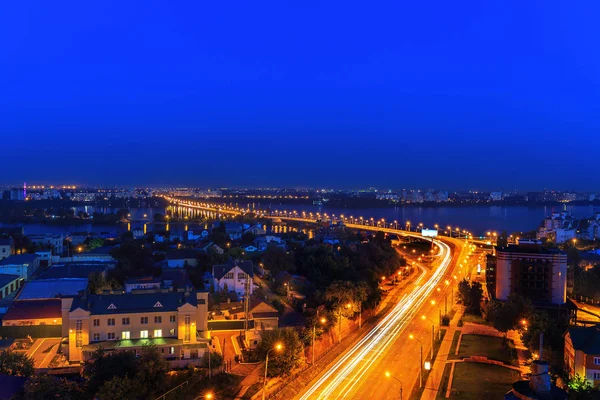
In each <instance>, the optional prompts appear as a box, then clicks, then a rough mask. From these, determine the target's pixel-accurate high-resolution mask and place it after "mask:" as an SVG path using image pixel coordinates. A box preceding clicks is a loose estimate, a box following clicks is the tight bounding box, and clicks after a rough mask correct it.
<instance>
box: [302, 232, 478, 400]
mask: <svg viewBox="0 0 600 400" xmlns="http://www.w3.org/2000/svg"><path fill="white" fill-rule="evenodd" d="M456 242H458V243H452V244H453V245H454V247H455V248H457V249H458V250H459V251H457V252H456V255H455V256H454V257H453V256H452V250H451V247H450V245H448V244H447V243H445V242H441V241H438V240H436V241H435V244H436V245H437V246H438V248H439V253H438V256H437V258H438V261H437V262H436V264H437V268H435V269H434V270H432V271H430V272H429V273H428V274H427V276H426V278H425V279H423V280H421V281H419V282H416V283H415V284H414V285H412V286H411V287H408V288H407V289H406V291H405V293H404V294H403V297H402V299H401V301H400V302H398V304H397V305H396V306H395V307H394V308H393V309H392V310H391V311H390V312H389V314H388V315H387V316H385V317H384V318H383V319H382V320H381V321H380V322H379V323H378V324H377V325H376V326H375V327H374V328H373V329H372V330H371V331H370V332H369V333H368V334H367V335H366V336H364V337H363V338H362V340H360V341H359V342H358V343H356V344H355V345H354V346H352V347H351V348H350V349H348V350H347V351H346V352H345V353H344V354H343V355H342V356H341V357H340V358H338V360H336V361H335V362H334V363H333V364H332V365H331V366H330V367H329V368H328V369H327V370H326V371H325V372H324V373H322V374H321V376H319V377H318V378H317V379H315V380H314V381H313V382H312V383H311V384H310V385H309V387H308V388H307V389H306V390H305V391H304V392H303V393H301V394H300V395H299V396H298V397H297V399H301V400H308V399H398V398H399V397H400V383H399V382H398V380H400V381H401V382H402V384H403V389H404V394H405V396H404V397H405V398H407V397H408V394H409V393H410V391H411V389H412V387H413V384H415V383H416V384H418V377H419V363H420V347H421V346H420V343H422V344H423V359H424V360H427V359H429V351H430V348H431V347H430V346H431V326H432V324H434V325H435V330H436V334H437V329H438V323H439V322H438V321H439V313H440V307H441V308H442V313H443V312H444V310H443V308H444V297H445V296H449V295H450V292H449V289H448V288H447V285H446V284H445V281H446V280H448V279H451V280H453V277H452V275H451V273H452V271H453V267H454V265H455V262H453V260H457V259H458V256H459V254H460V253H463V254H466V252H467V251H468V250H466V248H465V247H463V243H464V242H459V241H456ZM438 288H439V289H440V290H439V291H438V290H437V289H438ZM432 300H433V301H435V304H431V301H432ZM448 301H450V300H448ZM422 315H425V316H426V318H427V319H426V320H423V319H421V316H422ZM410 334H413V335H414V337H415V339H412V340H411V339H410V338H409V335H410ZM419 341H420V343H419ZM386 371H388V372H390V374H391V376H392V377H393V378H388V377H386V375H385V372H386ZM394 378H395V379H394Z"/></svg>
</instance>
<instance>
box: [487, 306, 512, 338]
mask: <svg viewBox="0 0 600 400" xmlns="http://www.w3.org/2000/svg"><path fill="white" fill-rule="evenodd" d="M516 317H517V315H516V313H515V312H514V309H513V308H512V307H510V305H509V304H508V303H505V302H503V301H500V300H492V301H490V302H489V304H488V310H487V314H486V319H487V320H488V322H490V323H491V324H492V326H493V327H494V328H496V329H497V330H498V331H500V332H502V333H504V335H506V333H507V332H508V331H509V330H511V329H512V328H513V327H514V326H515V319H516Z"/></svg>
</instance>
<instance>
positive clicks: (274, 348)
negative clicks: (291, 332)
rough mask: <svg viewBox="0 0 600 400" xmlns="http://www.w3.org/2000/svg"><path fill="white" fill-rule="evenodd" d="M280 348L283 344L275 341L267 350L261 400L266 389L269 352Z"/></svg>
mask: <svg viewBox="0 0 600 400" xmlns="http://www.w3.org/2000/svg"><path fill="white" fill-rule="evenodd" d="M282 349H283V345H282V344H281V343H277V344H275V347H273V348H272V349H269V351H267V357H266V359H265V380H264V381H263V394H262V398H263V400H265V394H266V391H267V370H268V369H269V353H270V352H272V351H273V350H277V351H281V350H282Z"/></svg>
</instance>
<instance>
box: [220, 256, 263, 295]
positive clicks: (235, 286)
mask: <svg viewBox="0 0 600 400" xmlns="http://www.w3.org/2000/svg"><path fill="white" fill-rule="evenodd" d="M212 275H213V285H214V289H215V291H220V290H226V291H228V292H235V293H236V294H237V295H238V296H244V295H245V294H246V292H247V293H248V295H251V294H252V293H253V292H254V282H253V279H254V268H253V265H252V261H233V260H232V259H231V258H230V259H229V260H228V261H227V264H222V265H213V268H212Z"/></svg>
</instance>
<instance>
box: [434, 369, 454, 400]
mask: <svg viewBox="0 0 600 400" xmlns="http://www.w3.org/2000/svg"><path fill="white" fill-rule="evenodd" d="M451 370H452V363H446V364H445V365H444V373H443V374H442V380H441V382H440V387H439V389H438V393H437V398H438V399H445V398H446V390H448V382H449V381H450V371H451Z"/></svg>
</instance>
